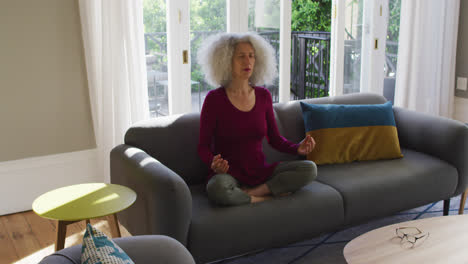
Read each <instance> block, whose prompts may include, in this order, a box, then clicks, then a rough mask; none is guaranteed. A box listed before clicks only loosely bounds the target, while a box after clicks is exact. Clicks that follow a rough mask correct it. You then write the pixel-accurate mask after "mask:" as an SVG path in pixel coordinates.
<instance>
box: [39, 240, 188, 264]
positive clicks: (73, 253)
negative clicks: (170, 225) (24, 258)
mask: <svg viewBox="0 0 468 264" xmlns="http://www.w3.org/2000/svg"><path fill="white" fill-rule="evenodd" d="M114 242H115V243H116V244H117V245H118V246H119V247H120V248H122V250H123V251H124V252H125V253H126V254H127V255H128V256H129V257H130V258H131V259H132V260H133V262H135V263H154V262H157V263H180V264H195V261H194V259H193V257H192V255H191V254H190V253H189V252H188V250H187V249H186V248H185V247H184V246H183V245H182V244H181V243H180V242H178V241H177V240H175V239H173V238H170V237H167V236H158V235H149V236H135V237H123V238H116V239H114ZM80 259H81V244H80V245H76V246H73V247H69V248H65V249H62V250H60V251H58V252H55V253H53V254H52V255H50V256H47V257H45V258H44V259H43V260H42V261H41V262H39V264H73V263H81V261H80Z"/></svg>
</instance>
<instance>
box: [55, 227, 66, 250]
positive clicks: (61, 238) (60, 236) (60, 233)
mask: <svg viewBox="0 0 468 264" xmlns="http://www.w3.org/2000/svg"><path fill="white" fill-rule="evenodd" d="M66 234H67V222H66V221H60V220H58V222H57V239H56V241H55V251H59V250H61V249H63V248H64V247H65V236H66Z"/></svg>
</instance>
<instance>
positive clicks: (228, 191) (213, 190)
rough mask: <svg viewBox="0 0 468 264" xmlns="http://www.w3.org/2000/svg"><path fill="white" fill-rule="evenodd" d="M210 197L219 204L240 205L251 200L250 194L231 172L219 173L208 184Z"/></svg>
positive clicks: (207, 189)
mask: <svg viewBox="0 0 468 264" xmlns="http://www.w3.org/2000/svg"><path fill="white" fill-rule="evenodd" d="M206 192H207V194H208V198H209V199H210V200H211V201H213V202H215V203H216V204H219V205H239V204H246V203H249V202H250V196H248V195H247V194H246V193H245V192H243V191H242V190H241V189H240V188H239V186H238V183H237V181H236V179H234V178H233V177H232V176H231V175H229V174H217V175H215V176H213V177H212V178H211V179H210V180H209V181H208V183H207V185H206Z"/></svg>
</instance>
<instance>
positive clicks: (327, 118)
mask: <svg viewBox="0 0 468 264" xmlns="http://www.w3.org/2000/svg"><path fill="white" fill-rule="evenodd" d="M301 108H302V114H303V117H304V125H305V132H306V134H308V135H311V136H312V137H313V138H314V139H315V142H316V145H315V148H314V150H313V151H312V152H311V153H310V154H309V155H307V159H309V160H312V161H314V162H315V163H316V164H332V163H346V162H352V161H358V160H379V159H393V158H401V157H403V155H402V154H401V150H400V143H399V141H398V134H397V129H396V125H395V118H394V116H393V109H392V104H391V102H387V103H385V104H374V105H335V104H330V105H320V104H306V103H304V102H301Z"/></svg>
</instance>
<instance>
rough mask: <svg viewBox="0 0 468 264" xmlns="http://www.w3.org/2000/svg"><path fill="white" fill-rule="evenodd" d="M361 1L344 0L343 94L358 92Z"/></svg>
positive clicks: (359, 81) (359, 80) (361, 17)
mask: <svg viewBox="0 0 468 264" xmlns="http://www.w3.org/2000/svg"><path fill="white" fill-rule="evenodd" d="M362 19H363V1H362V0H346V1H345V24H344V67H343V94H348V93H358V92H359V91H360V86H361V47H362Z"/></svg>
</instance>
